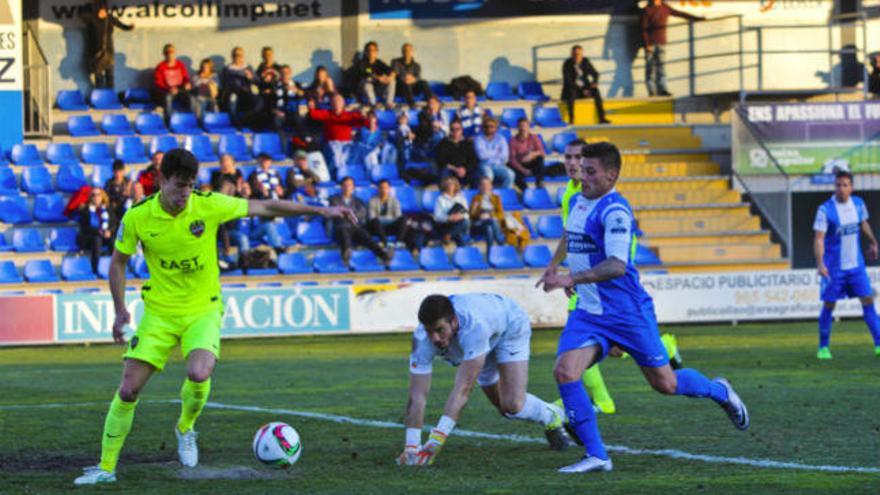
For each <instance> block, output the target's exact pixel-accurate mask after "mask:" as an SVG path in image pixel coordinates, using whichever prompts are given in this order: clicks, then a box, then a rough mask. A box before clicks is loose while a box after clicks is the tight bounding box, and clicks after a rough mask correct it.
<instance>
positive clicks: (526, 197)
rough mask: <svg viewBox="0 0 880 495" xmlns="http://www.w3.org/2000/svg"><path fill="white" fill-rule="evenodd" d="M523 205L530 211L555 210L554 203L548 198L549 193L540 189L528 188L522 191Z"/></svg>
mask: <svg viewBox="0 0 880 495" xmlns="http://www.w3.org/2000/svg"><path fill="white" fill-rule="evenodd" d="M523 203H524V204H525V205H526V208H528V209H530V210H550V209H553V208H556V203H555V202H554V201H553V198H551V197H550V193H549V192H548V191H547V190H546V189H544V188H543V187H541V188H534V189H532V188H528V189H526V190H525V191H523Z"/></svg>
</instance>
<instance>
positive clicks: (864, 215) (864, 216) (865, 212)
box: [859, 201, 868, 221]
mask: <svg viewBox="0 0 880 495" xmlns="http://www.w3.org/2000/svg"><path fill="white" fill-rule="evenodd" d="M859 210H860V211H859V216H860V217H861V218H862V221H864V220H867V219H868V207H867V206H865V202H864V201H860V202H859Z"/></svg>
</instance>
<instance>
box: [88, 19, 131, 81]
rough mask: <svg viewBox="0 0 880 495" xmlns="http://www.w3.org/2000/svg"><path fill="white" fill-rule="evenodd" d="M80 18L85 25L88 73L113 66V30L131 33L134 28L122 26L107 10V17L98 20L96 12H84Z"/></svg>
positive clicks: (126, 25)
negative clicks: (115, 28) (117, 29)
mask: <svg viewBox="0 0 880 495" xmlns="http://www.w3.org/2000/svg"><path fill="white" fill-rule="evenodd" d="M80 18H81V19H82V21H83V22H84V23H85V24H86V40H87V44H86V46H87V50H88V52H87V53H86V60H87V64H88V69H89V71H90V72H98V71H99V70H103V69H105V68H107V67H112V66H113V54H114V50H113V28H114V27H117V28H119V29H122V30H123V31H131V30H132V29H134V26H132V25H129V24H123V23H122V21H120V20H119V19H117V18H116V17H114V16H113V14H111V13H110V10H109V9H108V10H107V17H105V18H103V19H98V14H97V12H93V11H92V10H91V9H88V10H86V11H85V12H84V13H83V14H82V15H81V16H80Z"/></svg>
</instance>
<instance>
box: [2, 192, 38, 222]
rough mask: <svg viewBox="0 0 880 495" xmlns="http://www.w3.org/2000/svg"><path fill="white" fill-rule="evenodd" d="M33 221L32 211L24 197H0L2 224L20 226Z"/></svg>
mask: <svg viewBox="0 0 880 495" xmlns="http://www.w3.org/2000/svg"><path fill="white" fill-rule="evenodd" d="M33 221H34V217H33V215H32V214H31V209H30V208H28V204H27V201H25V199H24V198H23V197H21V196H18V195H16V196H0V222H3V223H11V224H14V225H20V224H25V223H31V222H33Z"/></svg>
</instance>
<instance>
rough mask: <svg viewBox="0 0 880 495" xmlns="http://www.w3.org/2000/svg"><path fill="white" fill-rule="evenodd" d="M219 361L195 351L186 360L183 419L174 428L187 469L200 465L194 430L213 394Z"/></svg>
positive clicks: (178, 450)
mask: <svg viewBox="0 0 880 495" xmlns="http://www.w3.org/2000/svg"><path fill="white" fill-rule="evenodd" d="M216 364H217V358H216V357H215V356H214V354H213V353H211V352H210V351H207V350H204V349H195V350H193V351H192V352H190V353H189V356H187V359H186V380H185V381H184V382H183V386H182V387H181V388H180V400H181V406H180V419H179V420H178V422H177V425H176V426H175V427H174V435H175V436H176V437H177V455H178V457H179V458H180V463H181V464H183V465H184V466H186V467H195V466H197V465H198V463H199V447H198V444H197V443H196V441H197V440H198V433H196V431H195V430H194V429H193V425H195V421H196V419H197V418H198V417H199V414H201V412H202V409H203V408H204V407H205V403H206V402H208V396H209V395H210V394H211V375H212V374H213V373H214V366H215V365H216Z"/></svg>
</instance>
